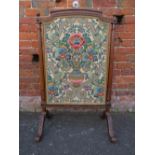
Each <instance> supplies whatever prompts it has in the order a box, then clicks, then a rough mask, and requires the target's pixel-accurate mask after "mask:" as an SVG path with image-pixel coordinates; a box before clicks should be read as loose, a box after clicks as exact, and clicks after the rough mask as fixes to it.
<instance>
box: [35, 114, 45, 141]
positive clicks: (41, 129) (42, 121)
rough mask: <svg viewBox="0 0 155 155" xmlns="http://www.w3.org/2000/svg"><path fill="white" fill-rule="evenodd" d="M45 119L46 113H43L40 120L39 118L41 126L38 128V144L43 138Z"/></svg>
mask: <svg viewBox="0 0 155 155" xmlns="http://www.w3.org/2000/svg"><path fill="white" fill-rule="evenodd" d="M45 117H46V112H42V113H41V115H40V118H39V126H38V132H37V136H36V137H35V141H36V142H40V141H41V139H42V137H43V129H44V123H45Z"/></svg>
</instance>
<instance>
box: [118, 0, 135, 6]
mask: <svg viewBox="0 0 155 155" xmlns="http://www.w3.org/2000/svg"><path fill="white" fill-rule="evenodd" d="M120 6H121V7H127V8H129V7H135V0H123V1H120Z"/></svg>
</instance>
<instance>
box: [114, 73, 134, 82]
mask: <svg viewBox="0 0 155 155" xmlns="http://www.w3.org/2000/svg"><path fill="white" fill-rule="evenodd" d="M134 82H135V77H134V76H133V75H128V76H115V77H114V78H113V83H134Z"/></svg>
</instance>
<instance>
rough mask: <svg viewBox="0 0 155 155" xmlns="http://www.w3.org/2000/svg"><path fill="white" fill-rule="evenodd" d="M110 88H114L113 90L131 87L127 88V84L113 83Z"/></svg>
mask: <svg viewBox="0 0 155 155" xmlns="http://www.w3.org/2000/svg"><path fill="white" fill-rule="evenodd" d="M112 87H113V88H114V89H125V88H131V87H129V84H127V83H123V84H122V83H121V84H120V83H114V84H113V85H112Z"/></svg>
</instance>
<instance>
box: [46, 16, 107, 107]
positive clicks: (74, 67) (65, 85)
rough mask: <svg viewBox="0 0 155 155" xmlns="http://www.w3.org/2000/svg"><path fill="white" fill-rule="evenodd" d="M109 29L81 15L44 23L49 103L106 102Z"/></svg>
mask: <svg viewBox="0 0 155 155" xmlns="http://www.w3.org/2000/svg"><path fill="white" fill-rule="evenodd" d="M109 28H110V24H109V23H106V22H103V21H101V20H100V19H99V18H98V17H91V16H80V15H76V16H74V17H72V16H62V17H58V18H54V19H53V20H52V21H50V22H44V23H43V41H44V62H45V69H44V70H45V78H46V84H45V85H46V100H47V104H72V105H83V104H86V105H87V104H89V105H102V104H105V97H106V84H107V70H108V65H107V64H108V50H109V49H108V47H109V36H110V35H109V32H110V30H109Z"/></svg>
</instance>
